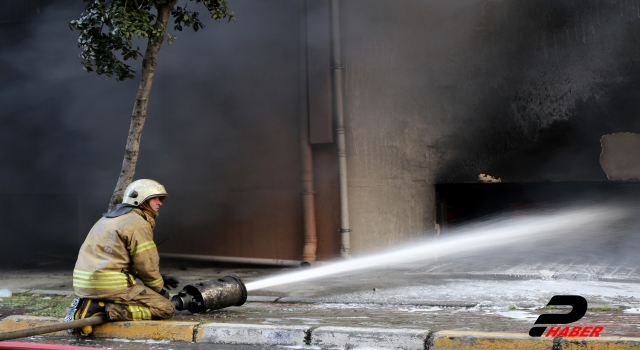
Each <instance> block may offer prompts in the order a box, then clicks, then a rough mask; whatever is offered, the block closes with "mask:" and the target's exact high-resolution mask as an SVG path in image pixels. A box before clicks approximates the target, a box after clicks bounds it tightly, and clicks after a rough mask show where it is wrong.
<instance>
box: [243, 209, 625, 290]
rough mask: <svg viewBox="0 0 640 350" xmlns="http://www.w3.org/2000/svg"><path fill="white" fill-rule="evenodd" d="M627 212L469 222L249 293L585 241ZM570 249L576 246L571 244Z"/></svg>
mask: <svg viewBox="0 0 640 350" xmlns="http://www.w3.org/2000/svg"><path fill="white" fill-rule="evenodd" d="M623 215H624V212H623V210H621V209H620V208H614V207H602V206H600V207H597V206H593V207H587V208H582V209H568V210H563V211H556V212H555V213H553V214H551V213H545V214H538V215H527V216H515V217H514V216H509V217H506V218H498V219H493V220H490V221H485V222H482V223H479V224H474V225H469V226H466V227H464V228H461V229H459V230H457V232H456V233H455V234H447V237H440V238H438V239H437V240H434V239H433V238H432V239H430V240H428V241H423V242H421V243H413V244H412V245H411V246H408V247H403V248H396V249H393V250H389V251H385V252H381V253H378V254H374V255H369V256H363V257H359V258H354V259H350V260H343V261H340V262H336V263H332V264H328V265H324V266H319V267H313V268H308V269H303V270H301V271H298V272H293V273H286V274H282V275H277V276H273V277H267V278H264V279H262V280H258V281H254V282H250V283H247V284H246V287H247V290H248V291H253V290H258V289H263V288H269V287H273V286H278V285H283V284H288V283H295V282H301V281H306V280H311V279H316V278H321V277H326V276H330V275H335V274H340V273H346V272H353V271H358V270H364V269H373V268H376V267H381V266H389V265H395V264H402V263H410V262H416V261H421V260H427V259H430V258H433V257H436V256H438V257H444V256H448V255H453V254H459V253H466V252H475V251H480V250H485V249H489V248H498V247H502V246H509V245H519V246H521V245H524V244H533V243H539V242H542V241H546V240H551V239H554V240H556V241H557V242H563V241H564V242H567V241H569V242H571V243H572V244H581V239H582V238H586V237H588V236H589V235H590V234H596V233H600V234H602V232H603V231H602V230H603V228H604V227H606V225H607V224H609V223H611V222H612V221H614V220H617V219H619V218H621V217H622V216H623ZM569 247H570V245H569Z"/></svg>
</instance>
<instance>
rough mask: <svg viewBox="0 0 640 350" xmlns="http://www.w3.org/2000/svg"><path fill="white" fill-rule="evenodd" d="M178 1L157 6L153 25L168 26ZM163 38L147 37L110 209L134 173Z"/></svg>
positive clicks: (117, 202)
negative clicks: (155, 19)
mask: <svg viewBox="0 0 640 350" xmlns="http://www.w3.org/2000/svg"><path fill="white" fill-rule="evenodd" d="M177 2H178V0H172V1H169V2H168V3H166V4H164V5H159V6H158V20H157V22H156V27H160V28H166V27H167V22H168V21H169V16H170V15H171V11H172V10H173V7H174V6H175V5H176V3H177ZM163 41H164V36H163V37H161V38H160V39H159V40H157V41H153V40H152V39H151V38H150V39H149V42H148V44H147V50H146V52H145V54H144V58H143V59H142V74H141V77H140V85H139V86H138V93H137V94H136V102H135V104H134V105H133V113H132V114H131V125H130V126H129V136H128V137H127V146H126V147H125V151H124V159H123V160H122V169H121V170H120V176H119V177H118V183H117V184H116V188H115V190H114V191H113V195H111V200H110V201H109V211H111V210H113V209H114V208H115V207H116V205H118V204H119V203H122V196H123V194H124V190H125V189H126V188H127V186H129V184H130V183H131V181H132V180H133V175H134V174H135V171H136V163H137V161H138V152H139V150H140V137H141V136H142V128H143V127H144V121H145V119H146V117H147V105H148V104H149V94H150V92H151V84H152V83H153V77H154V76H155V72H156V65H157V64H158V53H160V47H161V46H162V42H163Z"/></svg>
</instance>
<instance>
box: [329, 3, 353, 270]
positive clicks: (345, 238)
mask: <svg viewBox="0 0 640 350" xmlns="http://www.w3.org/2000/svg"><path fill="white" fill-rule="evenodd" d="M342 68H343V67H342V54H341V51H340V6H339V5H338V0H331V77H332V84H333V108H334V114H335V118H336V138H337V143H338V172H339V176H340V236H341V237H340V238H341V241H342V244H341V247H340V256H342V257H343V258H349V257H350V256H349V248H350V244H349V233H350V232H351V229H350V228H349V201H348V197H347V148H346V145H345V135H344V133H345V132H344V104H343V92H342V85H343V82H342Z"/></svg>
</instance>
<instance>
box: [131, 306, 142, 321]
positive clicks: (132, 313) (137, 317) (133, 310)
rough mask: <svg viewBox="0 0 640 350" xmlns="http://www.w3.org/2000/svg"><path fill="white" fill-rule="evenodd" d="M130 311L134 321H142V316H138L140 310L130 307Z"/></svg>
mask: <svg viewBox="0 0 640 350" xmlns="http://www.w3.org/2000/svg"><path fill="white" fill-rule="evenodd" d="M129 311H130V312H131V319H132V320H134V321H140V315H139V314H138V308H137V307H136V306H133V305H129Z"/></svg>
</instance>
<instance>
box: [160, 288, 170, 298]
mask: <svg viewBox="0 0 640 350" xmlns="http://www.w3.org/2000/svg"><path fill="white" fill-rule="evenodd" d="M160 295H162V296H163V297H165V298H167V299H170V298H169V292H168V291H167V290H166V289H164V288H162V290H161V291H160Z"/></svg>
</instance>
